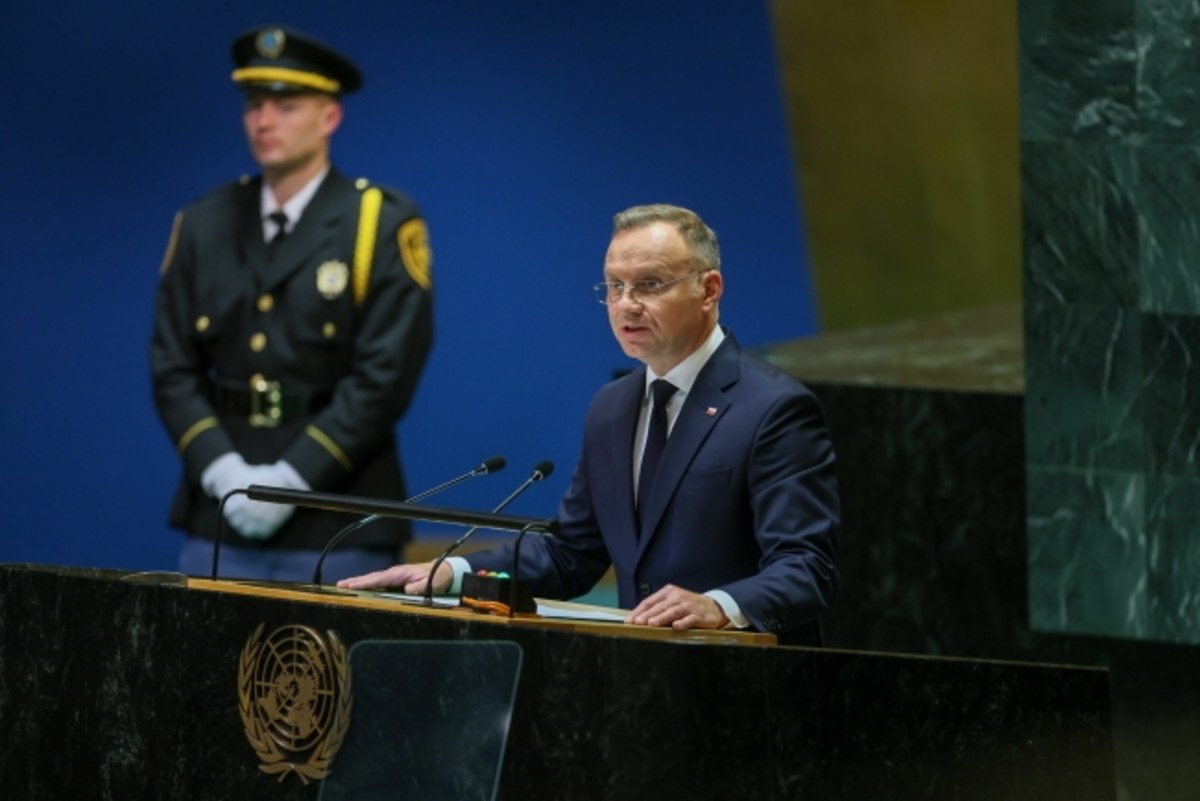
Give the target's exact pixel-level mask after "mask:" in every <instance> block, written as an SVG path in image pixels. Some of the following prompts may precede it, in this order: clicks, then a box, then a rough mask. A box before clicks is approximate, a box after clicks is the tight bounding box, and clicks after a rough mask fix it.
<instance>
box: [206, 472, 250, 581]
mask: <svg viewBox="0 0 1200 801" xmlns="http://www.w3.org/2000/svg"><path fill="white" fill-rule="evenodd" d="M245 494H246V490H244V489H235V490H230V491H229V492H227V493H225V495H224V496H222V498H221V502H220V503H219V504H217V530H216V533H215V535H214V536H213V563H212V580H213V581H216V580H217V565H218V563H219V562H220V559H221V532H222V531H223V530H224V528H225V501H227V500H229V499H230V498H232V497H233V496H234V495H245Z"/></svg>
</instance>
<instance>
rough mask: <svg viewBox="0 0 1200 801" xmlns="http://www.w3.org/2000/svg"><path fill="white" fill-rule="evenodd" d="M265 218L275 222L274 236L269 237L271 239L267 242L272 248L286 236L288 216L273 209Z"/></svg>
mask: <svg viewBox="0 0 1200 801" xmlns="http://www.w3.org/2000/svg"><path fill="white" fill-rule="evenodd" d="M267 219H269V220H270V221H271V222H273V223H275V225H276V226H277V227H276V229H275V236H273V237H271V241H270V242H269V243H268V244H270V245H271V247H272V248H274V247H276V246H278V245H279V243H280V242H282V241H283V239H284V237H286V236H287V224H288V216H287V215H286V214H284V213H283V212H282V211H273V212H271V213H270V214H268V215H267Z"/></svg>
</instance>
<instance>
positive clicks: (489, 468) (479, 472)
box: [312, 456, 505, 584]
mask: <svg viewBox="0 0 1200 801" xmlns="http://www.w3.org/2000/svg"><path fill="white" fill-rule="evenodd" d="M504 464H505V462H504V457H503V456H493V457H491V458H490V459H486V460H484V461H483V463H482V464H480V465H479V466H478V467H476V468H475V469H474V470H471V471H468V472H466V473H463V474H462V475H459V476H455V477H454V478H452V479H450V480H449V481H443V482H442V483H441V484H438V485H437V486H436V487H432V488H430V489H427V490H425V491H424V492H418V493H417V494H416V495H414V496H412V497H411V498H408V499H406V500H405V501H404V502H405V503H417V502H418V501H423V500H425V499H426V498H428V497H429V496H430V495H433V494H435V493H438V492H441V491H442V490H445V489H450V488H451V487H453V486H455V485H456V484H461V483H462V482H464V481H466V480H467V479H470V478H475V477H476V476H483V475H487V474H488V473H495V472H496V471H497V470H500V469H502V468H503V467H504ZM382 516H383V515H377V514H375V515H367V516H366V517H364V518H362V519H361V520H356V521H354V522H353V523H351V524H350V525H348V526H346V527H345V528H343V529H342V530H340V531H338V532H337V533H336V534H334V535H333V536H332V537H330V538H329V542H327V543H326V544H325V547H324V548H323V549H322V550H321V555H320V556H319V557H317V566H316V567H315V568H314V569H313V579H312V583H313V584H320V583H321V568H322V567H323V566H324V565H325V557H327V556H329V552H330V551H332V550H333V548H334V546H335V545H337V544H338V543H339V542H341V541H342V540H344V539H346V537H348V536H349V535H350V534H353V533H354V532H355V531H358V530H359V529H360V528H362V527H363V526H365V525H367V524H368V523H374V522H375V521H376V520H378V519H380V518H381V517H382Z"/></svg>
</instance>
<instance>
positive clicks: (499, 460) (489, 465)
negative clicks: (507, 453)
mask: <svg viewBox="0 0 1200 801" xmlns="http://www.w3.org/2000/svg"><path fill="white" fill-rule="evenodd" d="M506 464H508V462H506V461H505V460H504V457H503V456H492V457H489V458H487V459H484V460H483V464H481V465H479V470H480V472H482V473H484V474H487V473H498V472H500V471H501V470H503V469H504V465H506Z"/></svg>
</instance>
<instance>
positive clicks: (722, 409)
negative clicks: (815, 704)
mask: <svg viewBox="0 0 1200 801" xmlns="http://www.w3.org/2000/svg"><path fill="white" fill-rule="evenodd" d="M720 266H721V262H720V251H719V249H718V246H717V239H716V236H715V234H713V232H712V230H711V229H709V227H708V226H707V225H705V224H704V222H703V221H702V220H701V219H700V218H699V217H698V216H697V215H695V214H694V213H693V212H691V211H688V210H687V209H682V208H679V207H676V206H668V205H652V206H638V207H634V208H632V209H628V210H626V211H624V212H622V213H620V214H618V215H617V216H616V218H615V225H614V233H613V237H612V241H611V243H610V245H609V248H608V254H607V256H606V258H605V262H604V279H605V280H604V282H603V283H601V284H598V285H597V286H596V292H597V296H598V298H599V299H600V301H601V302H602V303H604V304H605V305H606V306H607V307H608V316H609V322H610V323H611V325H612V330H613V333H614V335H615V336H616V338H617V341H618V342H620V343H621V347H622V349H623V350H624V351H625V353H626V354H627V355H629V356H632V357H633V358H635V359H637V360H639V361H641V362H642V363H643V364H644V365H645V366H644V368H643V369H640V370H637V371H634V372H633V373H631V374H629V375H627V376H625V377H623V378H621V379H618V380H617V381H614V382H613V383H611V384H609V385H607V386H605V387H604V388H602V389H601V390H600V392H599V393H598V394H597V395H596V397H595V399H594V400H593V401H592V404H591V408H590V409H589V410H588V415H587V422H586V425H585V428H584V443H583V452H582V454H581V455H580V457H579V463H578V465H577V466H576V468H575V474H574V477H573V479H572V482H571V485H570V487H569V489H568V490H567V493H566V495H565V496H564V497H563V500H562V503H561V506H560V508H559V513H558V522H559V524H560V531H559V533H558V534H557V535H556V536H553V537H528V538H526V539H525V541H524V543H523V547H522V550H521V557H520V558H521V562H520V568H519V570H520V576H521V577H522V578H523V579H524V580H526V581H528V582H529V584H530V586H531V589H532V591H533V593H534V594H535V595H539V596H542V597H549V598H574V597H578V596H579V595H582V594H584V593H586V592H587V591H588V590H589V589H591V587H592V586H593V585H594V584H595V583H596V582H597V581H598V580H599V579H600V577H601V576H602V575H603V574H604V572H605V571H606V570H607V569H608V567H609V565H610V564H611V565H612V566H613V567H614V568H615V573H616V577H617V583H618V590H619V602H620V604H621V606H622V607H626V608H630V607H632V609H631V611H630V613H629V616H628V622H630V623H634V624H642V625H650V626H674V627H676V628H681V629H687V628H720V627H726V626H735V627H738V628H753V629H757V630H760V631H768V632H773V633H775V634H777V635H778V636H779V638H780V641H781V642H788V643H796V644H800V643H816V642H817V641H818V640H819V634H818V631H817V627H816V622H817V619H818V617H819V615H820V614H821V612H822V611H823V610H824V609H825V608H827V607H828V606H829V604H830V602H831V601H832V600H833V597H834V593H835V590H836V585H837V568H836V532H837V528H838V524H839V520H840V508H839V503H838V494H837V482H836V477H835V472H834V453H833V448H832V445H831V444H830V441H829V436H828V433H827V431H826V428H825V424H824V421H823V419H822V414H821V410H820V407H819V406H818V404H817V401H816V399H815V398H814V397H813V395H812V394H811V393H810V392H809V391H808V390H807V389H806V388H805V387H804V386H802V385H801V384H800V383H798V382H797V381H796V380H794V379H793V378H791V377H789V376H787V375H785V374H784V373H782V372H780V371H779V370H777V369H775V368H773V367H771V366H770V365H767V364H765V363H764V362H762V361H760V360H758V359H755V358H753V357H751V356H750V355H748V354H746V353H744V352H742V350H741V348H740V347H738V344H737V342H735V341H734V339H733V336H732V335H731V334H729V333H728V332H726V331H725V330H723V329H722V328H721V327H720V326H719V325H718V323H717V314H718V303H719V301H720V299H721V295H722V292H723V291H724V279H723V277H722V274H721V270H720ZM664 382H665V383H664ZM430 567H431V565H429V564H419V565H398V566H395V567H393V568H391V569H389V570H386V571H381V572H377V573H372V574H369V575H366V576H362V577H358V578H354V579H348V580H345V581H342V582H339V586H342V587H347V588H351V589H363V588H378V587H395V586H404V587H405V589H406V590H407V591H408V592H420V591H421V590H422V589H423V587H424V584H425V580H426V577H427V576H428V574H429V570H430ZM470 569H475V570H480V569H483V570H493V571H511V569H512V553H511V551H510V549H509V548H499V549H495V550H491V551H484V552H476V553H472V554H469V555H468V556H467V557H466V558H465V559H457V558H452V559H450V560H447V564H446V565H445V566H443V567H441V568H439V570H438V574H437V575H436V576H435V578H434V587H435V588H437V589H439V590H445V589H447V588H450V589H453V588H454V586H455V585H456V584H457V583H458V581H459V578H460V576H461V574H462V573H464V572H466V571H467V570H470Z"/></svg>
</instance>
